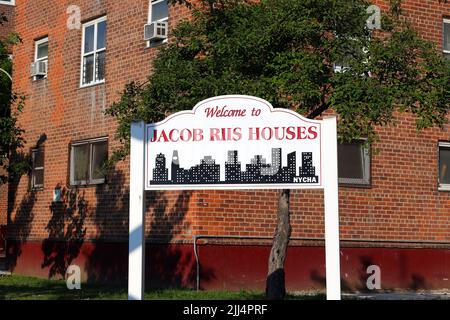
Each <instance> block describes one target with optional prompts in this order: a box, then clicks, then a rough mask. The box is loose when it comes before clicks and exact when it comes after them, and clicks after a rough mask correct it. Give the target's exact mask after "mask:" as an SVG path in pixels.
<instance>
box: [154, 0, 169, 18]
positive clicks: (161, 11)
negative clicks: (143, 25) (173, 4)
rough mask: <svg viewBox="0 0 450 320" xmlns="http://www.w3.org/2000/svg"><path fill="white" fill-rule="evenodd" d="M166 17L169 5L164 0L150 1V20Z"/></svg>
mask: <svg viewBox="0 0 450 320" xmlns="http://www.w3.org/2000/svg"><path fill="white" fill-rule="evenodd" d="M168 17H169V7H168V5H167V1H166V0H164V1H160V2H155V3H152V19H151V20H152V22H153V21H158V20H162V19H167V18H168Z"/></svg>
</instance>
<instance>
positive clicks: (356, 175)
mask: <svg viewBox="0 0 450 320" xmlns="http://www.w3.org/2000/svg"><path fill="white" fill-rule="evenodd" d="M362 153H363V150H362V145H361V144H359V143H343V144H340V145H339V151H338V164H339V177H340V178H351V179H363V178H364V169H363V154H362Z"/></svg>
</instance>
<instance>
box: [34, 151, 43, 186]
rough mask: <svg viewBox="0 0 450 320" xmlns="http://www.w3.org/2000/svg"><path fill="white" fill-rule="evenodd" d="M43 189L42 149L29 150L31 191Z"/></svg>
mask: <svg viewBox="0 0 450 320" xmlns="http://www.w3.org/2000/svg"><path fill="white" fill-rule="evenodd" d="M43 188H44V149H43V148H42V147H40V148H36V149H32V150H31V189H32V190H37V189H43Z"/></svg>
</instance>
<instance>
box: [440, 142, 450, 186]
mask: <svg viewBox="0 0 450 320" xmlns="http://www.w3.org/2000/svg"><path fill="white" fill-rule="evenodd" d="M439 190H445V191H450V142H440V143H439Z"/></svg>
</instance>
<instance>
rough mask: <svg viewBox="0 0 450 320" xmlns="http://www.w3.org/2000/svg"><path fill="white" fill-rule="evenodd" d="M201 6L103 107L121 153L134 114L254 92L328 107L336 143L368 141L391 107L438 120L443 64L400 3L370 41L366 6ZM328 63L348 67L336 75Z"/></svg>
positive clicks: (443, 104) (265, 1)
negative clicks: (143, 76) (148, 70)
mask: <svg viewBox="0 0 450 320" xmlns="http://www.w3.org/2000/svg"><path fill="white" fill-rule="evenodd" d="M172 2H173V3H175V2H179V3H185V2H186V1H177V0H174V1H172ZM202 3H203V4H206V7H207V8H208V7H209V8H210V9H211V8H212V9H211V10H206V11H196V12H195V15H194V18H193V19H192V20H190V21H186V22H183V23H181V24H179V25H178V26H177V28H175V30H174V31H173V34H172V36H173V39H172V40H171V42H170V44H168V45H166V46H164V47H162V49H161V50H160V53H159V55H158V57H157V58H156V59H155V61H154V64H153V65H154V69H153V72H152V74H151V75H150V76H149V78H148V82H147V83H146V84H142V85H137V84H130V85H129V86H127V88H126V89H125V91H124V93H123V96H122V99H121V101H120V102H118V103H116V104H114V105H113V106H111V108H110V109H109V110H108V111H107V112H108V113H109V114H111V115H113V116H115V117H116V118H117V119H118V120H119V128H118V137H119V138H120V139H121V140H122V141H123V142H124V143H125V149H123V150H121V151H120V152H119V153H120V154H121V156H122V157H124V156H126V154H127V152H126V148H127V143H128V142H127V141H128V139H129V137H128V135H129V123H130V121H131V120H133V118H136V117H137V118H140V119H143V120H145V121H148V122H154V121H159V120H162V119H163V118H164V117H166V116H167V115H168V114H169V113H172V112H176V111H180V110H185V109H191V108H192V107H193V106H194V105H195V104H196V103H198V102H199V101H201V100H203V99H206V98H209V97H211V96H216V95H224V94H247V95H255V96H259V97H261V98H263V99H266V100H268V101H269V102H271V103H272V104H273V105H274V106H275V107H284V108H292V109H296V110H297V111H298V112H300V113H302V114H304V115H311V116H313V117H316V116H319V115H321V113H322V112H324V111H326V110H327V109H332V110H333V111H334V112H336V113H337V114H338V115H339V121H340V122H339V130H340V135H341V137H342V138H343V139H344V140H351V139H354V138H359V137H361V136H365V137H368V138H369V141H371V140H373V139H375V138H376V134H375V128H376V126H380V125H386V124H390V123H393V119H394V116H393V114H394V113H395V112H396V111H402V112H403V111H404V112H411V113H413V114H415V115H416V116H417V127H418V128H426V127H430V126H435V125H437V126H439V125H442V124H443V123H445V121H446V117H445V115H446V114H447V112H448V109H449V103H450V96H449V88H450V85H449V74H450V71H449V70H450V69H449V64H448V63H446V62H445V61H444V60H443V59H442V57H441V56H440V53H439V52H438V51H437V50H436V49H435V48H434V46H433V45H432V44H430V43H429V42H426V41H424V40H423V39H422V38H421V37H420V35H418V34H417V33H416V32H415V31H414V30H413V29H412V28H411V27H410V26H409V25H408V22H407V21H405V19H404V18H402V17H401V16H399V15H398V13H399V12H401V10H400V9H401V6H400V2H399V3H393V4H392V8H393V9H394V12H387V13H385V16H384V19H383V22H386V25H384V27H385V28H384V30H383V32H382V33H377V34H375V35H373V34H371V32H370V31H369V30H368V29H367V27H366V20H367V18H368V14H367V12H366V9H367V7H368V6H369V5H370V3H369V2H368V1H365V0H314V1H313V0H303V1H292V0H262V1H261V2H257V3H253V4H249V3H247V2H246V1H237V0H236V1H231V0H230V1H225V0H223V1H215V0H211V1H209V0H205V1H203V2H202ZM336 62H342V63H344V64H345V66H346V68H344V69H343V71H342V72H335V70H334V65H335V63H336Z"/></svg>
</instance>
